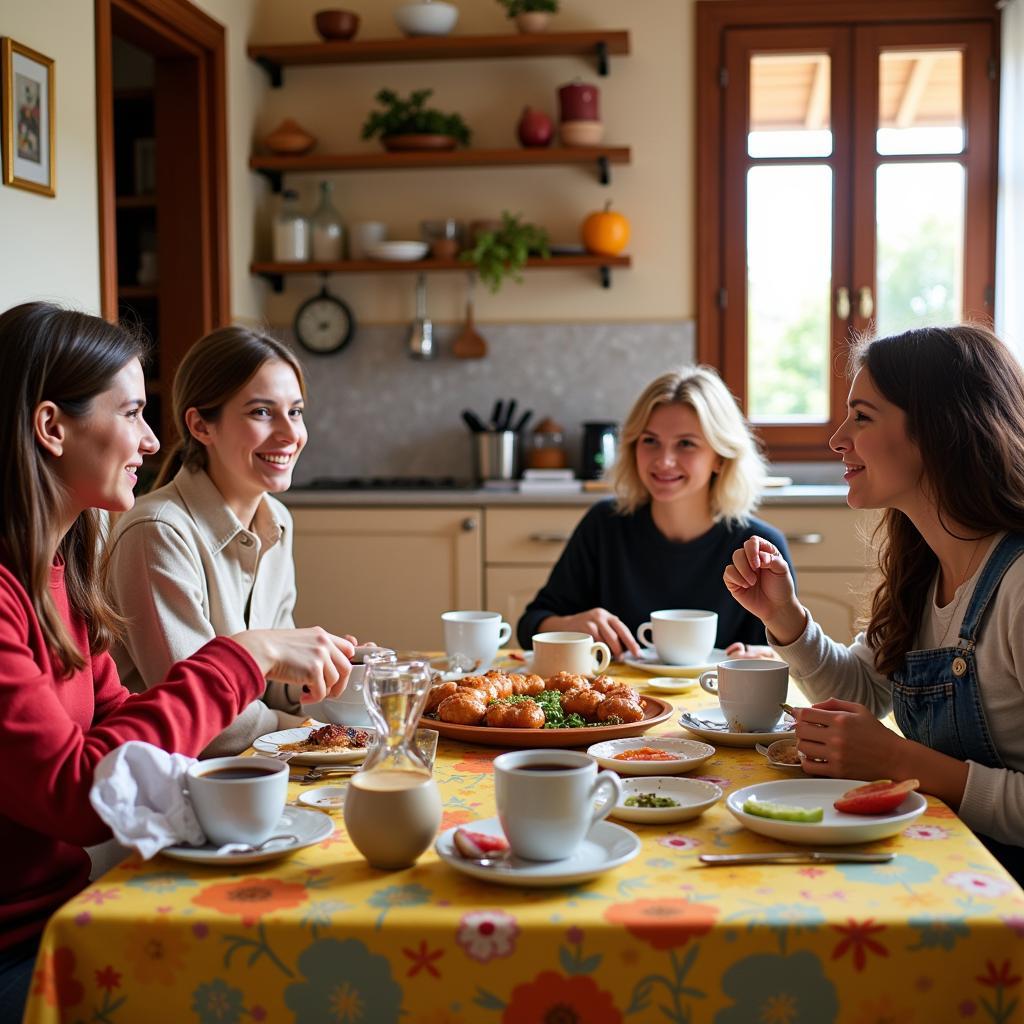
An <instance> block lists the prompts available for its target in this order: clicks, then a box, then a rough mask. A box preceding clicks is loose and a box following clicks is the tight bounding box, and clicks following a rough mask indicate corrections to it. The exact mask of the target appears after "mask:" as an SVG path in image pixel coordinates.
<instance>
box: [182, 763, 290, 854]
mask: <svg viewBox="0 0 1024 1024" xmlns="http://www.w3.org/2000/svg"><path fill="white" fill-rule="evenodd" d="M185 778H186V783H185V785H186V792H187V794H188V798H189V801H190V802H191V804H192V809H193V810H194V811H195V812H196V817H197V818H198V819H199V825H200V827H201V828H202V830H203V831H204V832H205V833H206V838H207V839H209V840H210V842H211V843H216V844H217V845H218V846H220V845H223V844H224V843H252V844H253V845H256V844H257V843H262V842H263V840H264V839H268V838H269V837H270V836H271V835H273V833H274V829H275V827H276V825H277V823H278V821H280V819H281V815H282V814H283V813H284V805H285V803H286V802H287V800H288V765H287V764H286V763H285V762H284V761H273V760H271V759H270V758H269V757H214V758H210V760H208V761H196V763H195V764H193V765H192V766H191V767H190V768H189V769H188V772H187V773H186V776H185Z"/></svg>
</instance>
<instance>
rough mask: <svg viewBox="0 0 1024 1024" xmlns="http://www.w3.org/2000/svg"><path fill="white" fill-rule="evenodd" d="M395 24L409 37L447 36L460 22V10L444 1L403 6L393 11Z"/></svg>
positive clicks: (431, 0)
mask: <svg viewBox="0 0 1024 1024" xmlns="http://www.w3.org/2000/svg"><path fill="white" fill-rule="evenodd" d="M393 14H394V18H395V24H396V25H397V26H398V27H399V28H400V29H401V30H402V31H403V32H404V33H405V34H406V35H407V36H446V35H448V33H449V32H451V30H452V29H453V28H455V23H456V22H457V21H458V20H459V9H458V7H456V6H455V4H449V3H445V2H444V0H422V2H420V3H414V4H402V5H401V6H399V7H396V8H395V9H394V11H393Z"/></svg>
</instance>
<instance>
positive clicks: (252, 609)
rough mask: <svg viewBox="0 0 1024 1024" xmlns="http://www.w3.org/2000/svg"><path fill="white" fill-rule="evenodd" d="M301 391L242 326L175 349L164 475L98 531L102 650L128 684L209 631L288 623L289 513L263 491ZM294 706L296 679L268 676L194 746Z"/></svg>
mask: <svg viewBox="0 0 1024 1024" xmlns="http://www.w3.org/2000/svg"><path fill="white" fill-rule="evenodd" d="M305 391H306V388H305V381H304V379H303V376H302V368H301V366H300V365H299V363H298V361H297V360H296V358H295V356H294V355H293V354H292V352H291V351H290V350H289V349H288V348H286V347H285V346H284V345H282V344H281V343H280V342H278V341H276V340H275V339H274V338H271V337H268V336H267V335H264V334H260V333H258V332H256V331H251V330H248V329H246V328H242V327H227V328H223V329H221V330H219V331H215V332H214V333H212V334H210V335H207V336H206V337H205V338H203V339H202V340H200V341H199V342H197V343H196V344H195V345H194V346H193V347H192V348H191V349H190V350H189V352H188V354H187V355H186V356H185V359H184V360H183V361H182V363H181V366H180V368H179V370H178V373H177V375H176V377H175V380H174V420H175V424H176V426H177V430H178V434H179V441H178V444H177V446H176V447H175V449H174V450H172V452H171V454H170V455H169V456H168V457H167V459H166V461H165V463H164V466H163V469H162V471H161V474H160V478H159V479H158V481H157V483H158V484H163V486H158V488H157V489H156V490H155V491H153V492H152V493H150V494H148V495H146V496H145V497H143V498H141V499H140V500H139V502H138V504H137V505H136V507H135V509H134V510H133V511H132V512H130V513H129V514H127V515H125V516H124V517H122V519H121V520H120V521H119V522H118V523H117V526H116V527H115V529H114V532H113V534H112V536H111V542H110V551H109V561H108V583H109V587H110V591H111V594H112V596H113V598H114V602H115V604H116V605H117V607H118V608H119V609H120V611H121V613H122V614H123V615H124V616H125V617H126V619H127V630H126V632H125V636H124V640H123V641H122V642H121V643H119V644H118V645H117V647H116V648H115V650H114V656H115V659H116V661H117V664H118V668H119V669H120V672H121V678H122V680H123V681H124V683H125V685H126V686H128V687H129V689H132V690H136V691H141V690H144V689H146V688H147V687H149V686H153V685H154V684H155V683H158V682H159V681H160V680H161V679H162V678H163V676H164V674H165V673H166V671H167V668H168V667H169V666H170V665H171V664H173V663H174V662H175V661H177V660H178V659H179V658H183V657H187V656H188V655H189V654H191V653H192V652H193V651H194V650H196V649H197V648H198V647H200V646H202V644H203V643H205V642H206V641H207V640H209V639H210V638H211V637H214V636H221V635H224V634H231V633H234V632H237V631H238V630H242V629H249V628H260V627H266V628H280V627H290V626H292V625H293V621H292V610H293V608H294V605H295V569H294V565H293V563H292V553H291V546H292V540H291V531H292V521H291V517H290V515H289V513H288V511H287V510H286V509H285V507H284V506H283V505H282V504H281V503H280V502H278V501H277V500H275V499H274V498H273V497H271V495H272V494H275V493H279V492H281V491H284V490H287V489H288V487H289V486H290V485H291V480H292V471H293V470H294V468H295V462H296V460H297V459H298V457H299V455H300V453H301V452H302V449H303V447H304V446H305V444H306V427H305V423H304V422H303V405H304V401H305ZM298 711H299V693H298V691H297V689H296V688H295V687H291V686H287V685H284V684H282V683H278V682H269V683H268V685H267V690H266V693H265V694H264V695H263V697H262V699H261V700H259V701H254V702H253V703H252V704H251V705H250V706H249V707H248V708H246V710H245V711H244V712H243V713H242V714H241V715H240V716H239V717H238V718H237V719H236V720H235V722H234V723H233V724H232V725H231V726H230V728H229V729H227V730H226V731H225V732H224V733H222V734H221V735H220V736H219V737H218V738H217V739H216V740H215V741H214V742H213V743H212V744H210V746H209V747H207V748H206V750H205V751H204V756H220V755H224V754H237V753H240V752H241V751H242V750H244V749H246V747H248V746H249V745H250V744H251V743H252V741H253V740H254V739H255V738H256V737H258V736H262V735H264V734H265V733H268V732H274V731H277V730H279V729H287V728H290V727H292V726H297V725H298V724H299V722H300V721H301V719H299V718H297V717H295V715H296V714H297V713H298Z"/></svg>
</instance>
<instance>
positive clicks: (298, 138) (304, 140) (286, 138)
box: [263, 117, 316, 156]
mask: <svg viewBox="0 0 1024 1024" xmlns="http://www.w3.org/2000/svg"><path fill="white" fill-rule="evenodd" d="M263 145H264V146H266V147H267V149H269V150H270V152H271V153H277V154H278V155H279V156H301V155H302V154H303V153H308V152H309V151H310V150H311V149H312V148H313V147H314V146H315V145H316V136H315V135H310V134H309V132H307V131H306V129H305V128H303V127H302V125H301V124H299V122H298V121H293V120H292V119H291V118H290V117H289V118H286V119H285V120H284V121H282V122H281V123H280V124H279V125H278V126H277V127H276V128H275V129H274V130H273V131H272V132H271V133H270V134H269V135H267V136H265V137H264V139H263Z"/></svg>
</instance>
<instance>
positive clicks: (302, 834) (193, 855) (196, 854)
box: [160, 807, 334, 867]
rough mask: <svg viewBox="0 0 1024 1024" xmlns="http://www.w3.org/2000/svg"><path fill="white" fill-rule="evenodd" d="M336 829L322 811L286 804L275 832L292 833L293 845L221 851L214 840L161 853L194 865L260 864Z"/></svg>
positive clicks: (173, 848)
mask: <svg viewBox="0 0 1024 1024" xmlns="http://www.w3.org/2000/svg"><path fill="white" fill-rule="evenodd" d="M333 831H334V822H333V821H331V819H330V818H329V817H328V816H327V815H326V814H324V813H322V812H321V811H307V810H303V808H301V807H286V808H285V809H284V814H282V815H281V818H280V820H279V821H278V823H277V824H276V825H275V826H274V833H273V834H274V835H286V834H288V833H290V834H291V835H293V836H298V837H299V841H298V842H297V843H292V844H291V845H290V846H272V847H271V848H270V849H269V850H260V851H259V852H258V853H231V854H218V853H217V850H218V847H216V846H214V845H213V844H212V843H207V844H206V846H168V847H165V848H164V849H163V850H161V851H160V852H161V853H162V854H163V855H164V856H165V857H170V858H172V859H173V860H187V861H191V862H192V863H194V864H218V865H223V866H224V867H231V866H233V865H235V864H259V863H260V862H261V861H265V860H275V859H276V858H277V857H287V856H288V854H290V853H294V852H295V851H296V850H302V849H305V847H307V846H312V845H313V844H314V843H321V842H323V841H324V840H325V839H326V838H327V837H328V836H329V835H330V834H331V833H332V832H333Z"/></svg>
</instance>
